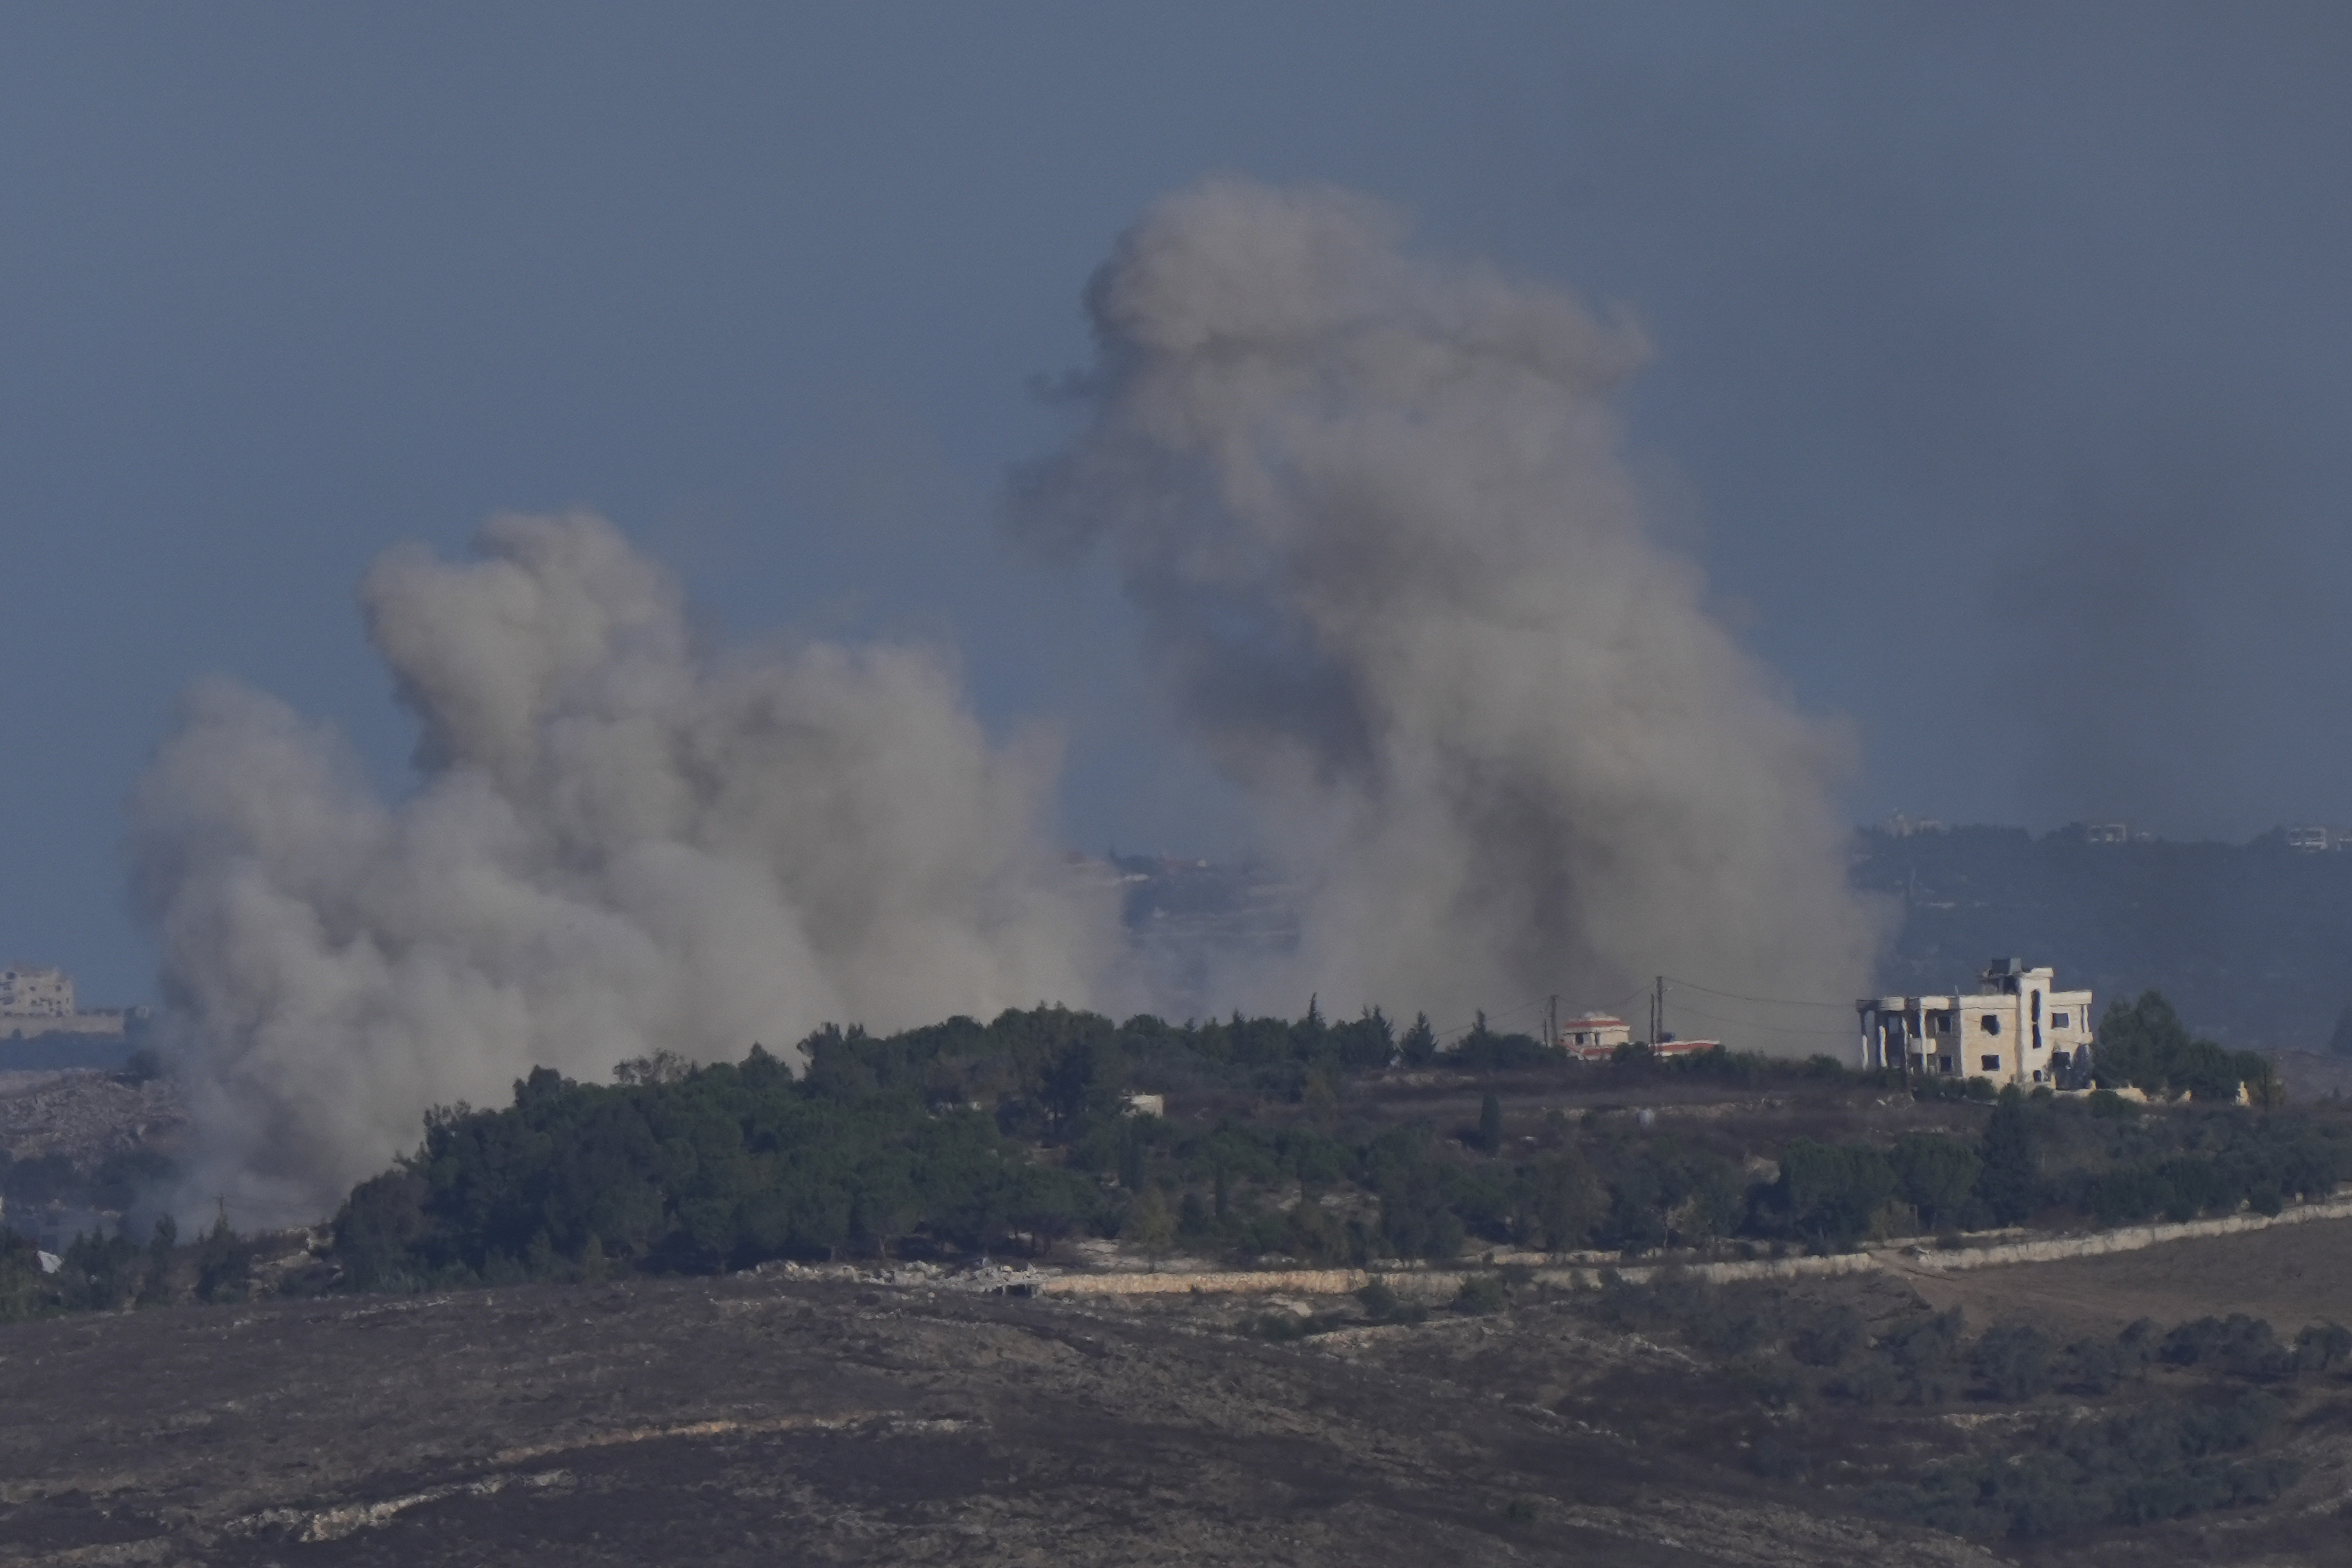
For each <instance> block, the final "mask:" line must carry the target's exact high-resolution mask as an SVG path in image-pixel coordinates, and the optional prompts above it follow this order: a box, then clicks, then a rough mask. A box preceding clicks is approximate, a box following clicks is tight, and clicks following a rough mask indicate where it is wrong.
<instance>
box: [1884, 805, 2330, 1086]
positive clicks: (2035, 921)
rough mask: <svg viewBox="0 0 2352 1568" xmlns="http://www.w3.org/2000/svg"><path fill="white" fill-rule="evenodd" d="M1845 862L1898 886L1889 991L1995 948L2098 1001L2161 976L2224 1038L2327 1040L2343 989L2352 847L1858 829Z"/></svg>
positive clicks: (1966, 979) (1947, 986) (2307, 1044)
mask: <svg viewBox="0 0 2352 1568" xmlns="http://www.w3.org/2000/svg"><path fill="white" fill-rule="evenodd" d="M1853 882H1854V885H1855V886H1856V887H1858V888H1862V889H1865V890H1867V891H1871V892H1875V893H1884V894H1886V895H1889V896H1891V897H1893V898H1895V899H1896V900H1899V902H1900V905H1901V910H1902V921H1901V925H1900V927H1899V930H1898V934H1897V936H1896V938H1895V946H1894V950H1893V952H1891V953H1890V954H1889V955H1888V957H1887V959H1886V961H1885V964H1884V966H1883V967H1882V970H1881V982H1882V984H1883V985H1884V986H1885V989H1886V990H1887V991H1889V992H1901V993H1904V994H1920V993H1928V992H1939V991H1949V990H1951V989H1953V988H1954V987H1955V986H1959V987H1962V988H1969V987H1972V986H1973V984H1974V980H1975V976H1976V973H1977V971H1978V970H1979V969H1980V968H1981V967H1982V966H1983V964H1984V962H1985V960H1986V959H1987V958H1988V957H1990V956H1991V955H1994V954H2001V953H2017V954H2021V955H2025V956H2027V957H2029V958H2031V959H2032V962H2034V963H2048V964H2053V965H2055V966H2056V968H2057V971H2058V978H2059V981H2060V983H2061V984H2064V985H2067V986H2076V985H2086V986H2089V987H2090V988H2091V989H2092V990H2093V991H2095V992H2096V993H2097V994H2098V996H2099V1005H2100V1006H2101V1007H2103V1008H2104V1007H2105V1005H2106V1004H2107V1002H2108V1001H2110V1000H2112V999H2114V998H2116V997H2119V996H2130V995H2136V994H2138V993H2139V992H2141V991H2145V990H2148V989H2159V990H2161V991H2163V992H2164V993H2165V994H2167V995H2168V996H2169V997H2171V999H2172V1001H2173V1002H2174V1004H2175V1005H2177V1006H2179V1009H2180V1012H2181V1015H2182V1016H2183V1017H2185V1018H2186V1019H2187V1020H2188V1022H2189V1026H2190V1027H2192V1028H2193V1029H2196V1030H2197V1031H2199V1032H2200V1033H2202V1034H2206V1035H2210V1036H2211V1037H2213V1038H2215V1039H2217V1040H2220V1041H2221V1042H2222V1043H2224V1044H2226V1045H2231V1046H2236V1047H2273V1048H2288V1049H2294V1048H2303V1049H2314V1048H2320V1047H2325V1046H2326V1042H2327V1040H2328V1037H2329V1035H2330V1032H2331V1031H2332V1030H2333V1028H2334V1027H2335V1025H2336V1019H2337V1017H2338V1016H2340V1015H2341V1014H2342V1012H2343V1011H2344V1009H2345V1007H2346V1005H2347V1004H2352V854H2339V853H2323V854H2306V853H2301V852H2298V851H2296V850H2294V849H2292V848H2289V847H2287V846H2286V845H2285V844H2284V842H2283V841H2281V840H2280V839H2279V838H2277V837H2275V836H2273V837H2264V838H2262V839H2258V840H2256V841H2255V842H2253V843H2252V844H2247V845H2231V844H2169V843H2163V842H2137V843H2126V844H2094V843H2089V842H2087V841H2085V840H2084V838H2083V837H2081V836H2080V835H2079V834H2067V833H2051V834H2044V835H2043V836H2042V837H2038V838H2037V837H2032V835H2030V834H2028V833H2027V832H2026V831H2025V830H2024V829H2022V828H2012V827H1956V828H1952V829H1949V830H1948V831H1938V832H1922V833H1912V834H1908V835H1900V836H1898V835H1895V834H1892V833H1886V832H1882V831H1879V830H1876V829H1871V830H1865V831H1864V832H1863V833H1862V834H1860V835H1859V836H1858V837H1857V840H1856V847H1855V854H1854V862H1853Z"/></svg>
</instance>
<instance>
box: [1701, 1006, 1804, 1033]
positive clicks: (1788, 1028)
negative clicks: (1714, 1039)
mask: <svg viewBox="0 0 2352 1568" xmlns="http://www.w3.org/2000/svg"><path fill="white" fill-rule="evenodd" d="M1675 1011H1676V1012H1677V1013H1678V1014H1680V1015H1682V1016H1685V1017H1692V1018H1705V1019H1706V1021H1707V1022H1708V1023H1710V1024H1725V1025H1728V1026H1730V1027H1732V1028H1735V1029H1746V1030H1748V1031H1749V1032H1751V1033H1756V1034H1765V1035H1804V1036H1808V1037H1811V1038H1814V1039H1829V1038H1832V1037H1841V1038H1842V1037H1843V1030H1838V1029H1832V1028H1829V1027H1828V1026H1816V1025H1811V1024H1759V1023H1756V1022H1754V1021H1752V1020H1750V1019H1747V1018H1727V1017H1725V1016H1722V1015H1721V1014H1719V1013H1709V1012H1706V1011H1704V1010H1702V1009H1700V1008H1697V1007H1690V1006H1684V1007H1678V1008H1676V1009H1675Z"/></svg>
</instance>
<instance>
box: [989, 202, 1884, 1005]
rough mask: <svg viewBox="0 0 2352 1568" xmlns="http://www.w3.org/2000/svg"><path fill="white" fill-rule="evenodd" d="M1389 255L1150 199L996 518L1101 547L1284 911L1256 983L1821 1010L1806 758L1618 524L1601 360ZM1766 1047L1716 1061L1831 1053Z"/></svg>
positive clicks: (1570, 324) (1760, 673)
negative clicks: (1696, 995)
mask: <svg viewBox="0 0 2352 1568" xmlns="http://www.w3.org/2000/svg"><path fill="white" fill-rule="evenodd" d="M1401 235H1402V226H1401V225H1400V224H1399V223H1398V222H1397V221H1396V219H1395V218H1394V217H1393V216H1392V215H1391V214H1390V213H1389V212H1388V211H1386V210H1385V209H1383V208H1381V207H1380V206H1377V205H1373V204H1371V203H1369V202H1367V201H1364V200H1361V199H1359V198H1356V197H1353V196H1350V195H1346V194H1343V193H1339V192H1333V191H1328V190H1276V189H1270V188H1267V187H1265V186H1262V185H1257V184H1249V183H1245V182H1239V181H1232V180H1218V181H1211V182H1207V183H1204V184H1199V185H1196V186H1194V187H1192V188H1191V189H1189V190H1186V191H1184V192H1181V193H1180V194H1178V195H1173V196H1171V197H1170V198H1168V199H1166V200H1165V201H1163V202H1162V203H1160V205H1158V207H1156V208H1155V209H1154V210H1153V211H1152V212H1151V213H1150V215H1149V216H1147V217H1146V218H1145V219H1144V221H1143V222H1142V223H1141V224H1140V225H1139V226H1137V227H1136V228H1135V229H1134V230H1133V231H1131V232H1130V233H1129V235H1128V236H1127V237H1125V239H1124V240H1123V241H1122V243H1121V244H1120V245H1119V246H1118V249H1117V251H1116V253H1115V255H1114V256H1113V258H1111V260H1110V261H1109V263H1108V265H1107V266H1106V267H1105V268H1104V269H1103V270H1102V272H1101V273H1100V274H1099V275H1098V276H1097V279H1096V280H1095V282H1094V285H1093V288H1092V290H1091V293H1090V298H1089V305H1090V309H1091V312H1092V316H1093V321H1094V326H1095V331H1096V334H1097V342H1098V345H1099V358H1098V360H1097V364H1096V365H1095V366H1094V368H1093V370H1092V372H1091V374H1089V375H1088V376H1087V377H1085V378H1083V379H1082V381H1081V383H1080V386H1081V388H1082V390H1083V392H1084V395H1086V396H1087V398H1088V399H1090V401H1091V415H1092V417H1091V421H1090V424H1089V426H1088V427H1087V429H1086V430H1085V432H1084V433H1083V435H1082V436H1081V437H1079V438H1078V439H1077V440H1076V442H1075V443H1074V444H1073V446H1072V447H1070V448H1069V450H1067V451H1066V453H1064V454H1062V455H1061V456H1059V457H1058V458H1056V459H1055V460H1054V461H1052V462H1050V463H1048V464H1046V465H1044V466H1042V467H1041V468H1039V469H1037V470H1036V471H1035V472H1034V473H1032V474H1031V475H1029V476H1027V477H1026V478H1025V479H1024V483H1023V484H1022V485H1021V486H1020V487H1019V489H1018V500H1017V503H1016V513H1015V515H1016V521H1017V522H1018V524H1019V525H1020V526H1022V527H1024V529H1025V530H1026V531H1029V532H1030V533H1031V534H1032V535H1034V536H1036V537H1040V538H1043V539H1045V540H1048V541H1052V542H1059V543H1061V544H1064V545H1068V546H1073V547H1083V546H1085V545H1087V544H1089V543H1098V544H1099V545H1100V546H1101V547H1102V548H1105V549H1108V550H1109V551H1111V552H1114V555H1115V559H1116V561H1117V563H1118V571H1119V572H1120V574H1121V575H1122V578H1123V581H1124V583H1125V586H1126V590H1127V593H1128V594H1129V597H1130V598H1131V600H1132V602H1133V603H1134V604H1135V605H1136V606H1137V607H1138V608H1139V611H1140V612H1141V619H1142V629H1143V635H1144V636H1145V637H1147V638H1148V640H1149V646H1150V651H1151V653H1152V655H1153V657H1154V658H1155V659H1156V662H1157V667H1158V668H1159V670H1160V673H1161V675H1162V677H1163V678H1164V680H1165V684H1166V687H1167V689H1168V691H1169V692H1170V693H1171V696H1172V699H1173V702H1172V706H1173V709H1174V711H1175V712H1176V713H1177V714H1178V715H1180V717H1181V722H1182V723H1183V725H1184V727H1185V729H1186V731H1187V732H1188V733H1189V734H1190V735H1191V736H1192V738H1193V739H1194V740H1195V741H1197V742H1198V743H1199V744H1201V745H1202V746H1203V747H1205V748H1206V750H1207V752H1208V753H1209V755H1210V756H1211V757H1212V758H1213V760H1214V762H1215V763H1216V764H1217V765H1218V766H1219V767H1221V768H1222V769H1223V771H1224V772H1225V773H1227V774H1228V775H1229V776H1231V777H1232V778H1233V779H1234V780H1236V781H1237V782H1238V783H1239V784H1241V785H1242V786H1243V787H1244V789H1245V790H1246V791H1247V792H1248V794H1249V795H1250V796H1251V798H1252V799H1253V800H1254V801H1255V805H1256V807H1257V809H1258V810H1259V811H1260V813H1261V814H1262V819H1263V825H1264V832H1265V838H1266V840H1267V844H1268V847H1269V848H1271V849H1273V850H1276V852H1278V853H1279V854H1280V855H1281V856H1282V857H1283V858H1285V859H1286V861H1287V863H1288V864H1289V865H1290V867H1291V868H1293V869H1294V871H1295V872H1296V873H1297V876H1298V878H1299V879H1300V880H1301V882H1302V883H1303V885H1304V887H1305V889H1306V892H1305V924H1304V936H1303V940H1302V945H1301V951H1300V952H1299V954H1298V957H1297V968H1296V969H1293V968H1290V967H1289V966H1285V968H1284V970H1283V971H1282V972H1281V973H1277V974H1263V973H1262V974H1260V975H1259V976H1258V977H1257V984H1259V985H1260V986H1261V987H1262V988H1264V989H1265V991H1266V993H1267V999H1271V1000H1278V1001H1280V1002H1284V1003H1287V1004H1289V1005H1292V1006H1296V1005H1297V1003H1298V1002H1299V1001H1302V1000H1303V999H1304V998H1305V996H1306V994H1307V992H1308V990H1309V989H1314V990H1318V991H1320V992H1321V993H1322V994H1323V997H1324V999H1325V1001H1326V1002H1327V1003H1331V1002H1334V1001H1338V1002H1340V1003H1342V1004H1343V1005H1354V1004H1356V1003H1358V1002H1367V1003H1369V1002H1383V1003H1386V1004H1387V1005H1390V1006H1391V1007H1397V1006H1406V1007H1426V1008H1428V1009H1429V1010H1430V1011H1432V1012H1433V1013H1438V1012H1441V1011H1443V1012H1444V1013H1447V1014H1449V1015H1454V1014H1458V1015H1460V1016H1464V1017H1466V1016H1467V1012H1468V1009H1470V1008H1472V1007H1475V1006H1480V1005H1485V1006H1496V1005H1499V1004H1501V1003H1503V1002H1506V1001H1509V1002H1517V1001H1521V1000H1523V999H1525V998H1528V997H1531V996H1535V995H1540V994H1548V993H1550V992H1562V993H1567V994H1569V995H1570V998H1571V999H1572V1000H1583V1001H1587V1002H1598V1001H1612V1000H1614V999H1616V998H1617V997H1618V996H1620V995H1621V994H1624V993H1628V992H1631V991H1633V990H1634V989H1635V988H1637V987H1640V986H1642V985H1643V984H1645V983H1646V982H1647V980H1648V979H1649V977H1650V976H1652V975H1653V974H1654V973H1660V972H1664V973H1670V974H1675V975H1679V976H1685V977H1689V978H1691V979H1694V980H1696V981H1697V982H1698V983H1699V984H1706V985H1710V986H1713V987H1715V988H1717V991H1719V992H1730V993H1748V994H1755V995H1760V996H1765V997H1789V996H1793V997H1798V998H1804V997H1819V998H1822V999H1824V1000H1825V1001H1828V1002H1831V1003H1832V1005H1834V1003H1835V1002H1836V1001H1838V1000H1841V999H1843V998H1846V997H1850V996H1853V995H1854V994H1858V992H1859V990H1860V989H1861V988H1862V987H1863V986H1864V984H1865V983H1866V981H1867V978H1868V975H1869V972H1870V963H1871V959H1872V956H1873V950H1874V942H1875V939H1876V934H1877V924H1876V921H1875V920H1874V918H1873V914H1872V912H1871V911H1870V910H1866V909H1864V907H1863V906H1862V905H1861V904H1859V903H1858V902H1857V900H1856V899H1855V898H1854V896H1853V894H1852V893H1850V892H1849V890H1848V889H1847V887H1846V884H1845V876H1844V867H1845V859H1844V858H1845V842H1846V837H1847V835H1846V830H1845V828H1844V827H1843V825H1842V823H1841V822H1840V821H1839V819H1838V816H1837V814H1836V812H1835V811H1834V810H1833V809H1832V798H1831V793H1830V789H1829V775H1830V773H1831V771H1832V764H1833V762H1834V760H1835V758H1836V756H1837V747H1836V746H1835V745H1834V743H1833V742H1834V736H1832V735H1831V734H1828V733H1825V732H1824V731H1823V730H1822V728H1821V727H1819V726H1817V725H1816V724H1815V723H1813V722H1811V721H1808V720H1807V719H1805V718H1803V717H1802V716H1801V715H1800V714H1799V713H1797V712H1796V711H1795V710H1793V708H1792V707H1791V706H1790V703H1789V702H1788V701H1787V700H1785V699H1784V698H1783V697H1782V696H1781V695H1780V692H1779V690H1778V689H1777V688H1776V686H1775V684H1774V682H1773V681H1772V679H1770V678H1769V675H1768V673H1767V672H1766V671H1765V670H1763V669H1762V668H1760V667H1759V665H1758V664H1757V663H1756V662H1755V661H1754V660H1753V659H1752V658H1749V657H1748V655H1747V654H1745V653H1744V652H1743V650H1742V649H1741V648H1740V647H1738V646H1737V644H1736V643H1735V642H1734V641H1733V640H1732V638H1731V637H1729V636H1727V634H1726V632H1725V631H1724V630H1723V629H1722V627H1720V626H1718V625H1717V623H1716V622H1715V620H1714V619H1712V618H1711V617H1710V616H1709V614H1708V613H1707V611H1706V606H1705V603H1704V587H1703V584H1702V583H1701V581H1700V579H1699V576H1698V574H1697V573H1696V571H1695V570H1694V568H1693V567H1692V565H1691V564H1690V563H1688V562H1686V561H1685V560H1683V559H1681V558H1679V557H1678V556H1677V555H1675V554H1674V553H1672V552H1668V551H1667V550H1665V549H1663V548H1662V547H1661V546H1660V545H1659V544H1658V543H1657V542H1654V540H1653V538H1652V537H1651V535H1650V534H1649V532H1648V531H1646V530H1645V526H1644V522H1643V515H1642V509H1641V506H1640V504H1639V499H1638V497H1637V494H1636V487H1635V485H1634V484H1633V481H1632V480H1631V479H1630V478H1629V474H1628V470H1627V468H1626V467H1625V465H1624V463H1623V461H1622V458H1621V456H1620V431H1619V426H1618V422H1617V420H1616V419H1615V417H1614V416H1613V415H1612V411H1611V408H1610V404H1609V398H1610V395H1611V394H1612V391H1613V390H1614V389H1615V388H1616V387H1617V386H1618V385H1619V384H1620V383H1621V382H1622V381H1623V380H1624V378H1625V377H1626V376H1627V374H1629V373H1631V372H1632V371H1633V369H1635V368H1636V367H1637V366H1638V365H1639V364H1640V363H1641V362H1642V360H1643V356H1644V352H1645V351H1644V346H1643V342H1642V340H1641V338H1640V336H1639V334H1638V333H1637V332H1636V331H1634V330H1633V329H1632V328H1631V327H1628V326H1622V325H1612V324H1608V323H1604V322H1601V321H1596V320H1594V319H1593V318H1592V317H1591V316H1590V315H1588V314H1587V313H1586V312H1585V311H1584V310H1580V308H1579V307H1578V306H1577V305H1576V304H1575V303H1574V302H1573V301H1571V300H1569V299H1567V298H1565V297H1563V296H1562V295H1560V294H1559V293H1558V292H1555V291H1553V290H1550V289H1542V288H1536V287H1530V286H1528V285H1524V284H1520V283H1517V282H1513V281H1510V280H1507V279H1504V278H1502V277H1500V276H1497V275H1496V273H1494V272H1493V271H1491V270H1489V269H1486V268H1479V267H1471V266H1457V267H1447V266H1440V265H1435V264H1431V263H1426V262H1423V261H1420V260H1416V259H1414V258H1411V257H1409V256H1407V255H1406V254H1404V253H1403V252H1402V251H1401V249H1400V248H1399V241H1400V237H1401ZM1712 1006H1713V1008H1714V1009H1715V1010H1716V1013H1717V1016H1718V1017H1720V1016H1724V1015H1725V1014H1726V1013H1727V1012H1730V1013H1735V1014H1736V1013H1737V1012H1738V1004H1736V1003H1733V1002H1731V1001H1730V1000H1729V999H1728V998H1718V999H1716V1000H1714V1001H1713V1003H1712ZM1778 1022H1779V1025H1780V1027H1779V1028H1775V1029H1772V1030H1766V1029H1764V1028H1763V1027H1762V1021H1761V1020H1757V1021H1754V1022H1751V1023H1750V1026H1749V1027H1748V1030H1746V1031H1745V1032H1744V1038H1742V1040H1741V1042H1740V1043H1743V1044H1751V1045H1752V1044H1759V1043H1761V1044H1765V1045H1768V1046H1769V1045H1770V1044H1772V1043H1773V1040H1774V1037H1776V1036H1780V1037H1783V1039H1782V1043H1783V1045H1784V1046H1785V1045H1786V1044H1788V1043H1790V1040H1792V1039H1793V1038H1795V1037H1807V1036H1810V1037H1811V1038H1813V1039H1815V1040H1818V1039H1819V1038H1820V1037H1822V1035H1823V1034H1828V1035H1829V1036H1830V1037H1842V1034H1843V1027H1844V1026H1841V1025H1839V1024H1837V1023H1836V1022H1835V1021H1834V1020H1833V1019H1832V1018H1825V1017H1823V1016H1822V1015H1818V1014H1815V1015H1800V1016H1795V1017H1792V1016H1790V1015H1788V1014H1785V1013H1784V1014H1781V1015H1780V1016H1779V1019H1778ZM1704 1027H1705V1026H1704V1025H1703V1024H1702V1025H1701V1026H1699V1027H1688V1026H1686V1027H1684V1028H1683V1029H1682V1030H1681V1031H1680V1032H1681V1033H1683V1034H1685V1035H1686V1036H1687V1035H1695V1034H1698V1033H1700V1032H1701V1030H1702V1029H1703V1028H1704Z"/></svg>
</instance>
